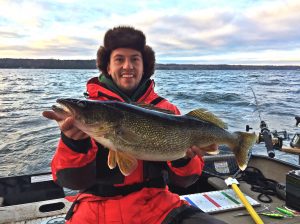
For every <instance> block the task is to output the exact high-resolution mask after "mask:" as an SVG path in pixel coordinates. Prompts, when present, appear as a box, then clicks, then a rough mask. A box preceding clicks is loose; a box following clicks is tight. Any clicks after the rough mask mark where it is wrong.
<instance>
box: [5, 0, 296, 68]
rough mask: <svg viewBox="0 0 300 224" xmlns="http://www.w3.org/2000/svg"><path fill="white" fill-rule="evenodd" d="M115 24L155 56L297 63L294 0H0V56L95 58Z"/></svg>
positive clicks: (197, 61)
mask: <svg viewBox="0 0 300 224" xmlns="http://www.w3.org/2000/svg"><path fill="white" fill-rule="evenodd" d="M118 25H131V26H134V27H136V28H138V29H141V30H142V31H143V32H144V33H145V34H146V36H147V44H148V45H150V46H151V47H152V48H153V49H154V50H155V52H156V60H157V62H158V63H195V64H275V65H276V64H277V65H283V64H284V65H300V1H298V0H265V1H263V0H243V1H242V0H234V1H231V0H226V1H225V0H224V1H222V0H218V1H217V0H209V1H207V0H203V1H202V0H170V1H163V0H161V1H159V0H138V1H133V0H132V1H129V0H127V1H124V0H95V1H94V0H92V1H89V0H81V1H76V0H40V1H34V0H25V1H22V0H0V58H54V59H95V55H96V51H97V48H98V47H99V46H100V45H102V43H103V35H104V33H105V32H106V30H107V29H109V28H112V27H114V26H118Z"/></svg>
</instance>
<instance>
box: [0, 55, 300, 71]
mask: <svg viewBox="0 0 300 224" xmlns="http://www.w3.org/2000/svg"><path fill="white" fill-rule="evenodd" d="M0 69H97V67H96V60H60V59H14V58H0ZM155 69H156V70H300V66H298V65H232V64H171V63H168V64H161V63H157V64H156V65H155Z"/></svg>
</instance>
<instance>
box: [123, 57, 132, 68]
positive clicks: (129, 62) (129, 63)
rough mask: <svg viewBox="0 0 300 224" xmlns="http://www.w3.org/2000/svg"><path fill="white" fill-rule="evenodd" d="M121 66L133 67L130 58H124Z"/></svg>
mask: <svg viewBox="0 0 300 224" xmlns="http://www.w3.org/2000/svg"><path fill="white" fill-rule="evenodd" d="M123 68H124V69H132V68H133V64H132V62H131V60H130V59H126V60H125V61H124V64H123Z"/></svg>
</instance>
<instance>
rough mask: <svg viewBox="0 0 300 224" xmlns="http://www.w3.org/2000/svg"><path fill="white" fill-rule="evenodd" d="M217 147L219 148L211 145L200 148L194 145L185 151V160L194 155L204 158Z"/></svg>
mask: <svg viewBox="0 0 300 224" xmlns="http://www.w3.org/2000/svg"><path fill="white" fill-rule="evenodd" d="M218 147H219V146H218V145H217V144H212V145H209V146H206V147H202V148H199V147H197V146H195V145H194V146H192V147H191V148H189V149H188V150H187V151H186V158H193V157H194V156H196V155H198V156H204V155H205V154H206V152H208V151H213V150H218Z"/></svg>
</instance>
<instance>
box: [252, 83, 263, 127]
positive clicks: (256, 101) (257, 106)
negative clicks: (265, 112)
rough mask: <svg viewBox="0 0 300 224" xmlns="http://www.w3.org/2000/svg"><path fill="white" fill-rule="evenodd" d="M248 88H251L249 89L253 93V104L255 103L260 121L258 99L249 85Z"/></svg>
mask: <svg viewBox="0 0 300 224" xmlns="http://www.w3.org/2000/svg"><path fill="white" fill-rule="evenodd" d="M249 88H250V89H251V91H252V93H253V96H254V100H255V105H256V110H257V112H258V116H259V120H260V122H261V121H262V119H261V115H260V108H259V104H258V100H257V98H256V95H255V92H254V90H253V88H252V87H251V86H250V87H249Z"/></svg>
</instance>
